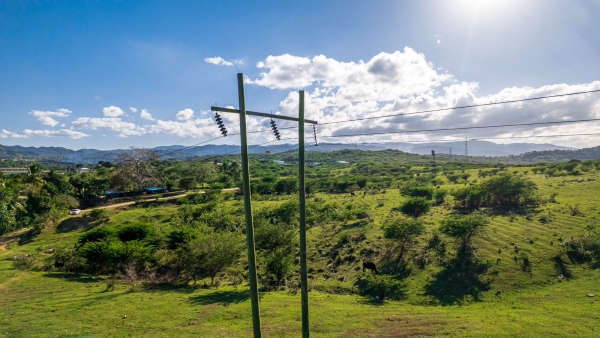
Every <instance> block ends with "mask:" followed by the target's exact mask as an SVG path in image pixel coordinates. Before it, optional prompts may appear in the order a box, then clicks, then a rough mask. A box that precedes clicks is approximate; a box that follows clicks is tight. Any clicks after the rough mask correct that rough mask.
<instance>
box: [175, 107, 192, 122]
mask: <svg viewBox="0 0 600 338" xmlns="http://www.w3.org/2000/svg"><path fill="white" fill-rule="evenodd" d="M193 115H194V111H193V110H191V109H190V108H186V109H184V110H180V111H179V112H178V113H177V115H176V117H177V119H178V120H189V119H191V118H192V116H193Z"/></svg>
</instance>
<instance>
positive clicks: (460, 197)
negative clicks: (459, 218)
mask: <svg viewBox="0 0 600 338" xmlns="http://www.w3.org/2000/svg"><path fill="white" fill-rule="evenodd" d="M451 194H452V197H454V203H455V206H456V207H459V208H468V209H474V208H479V207H480V206H481V205H482V204H483V195H484V193H483V191H482V190H481V188H480V187H479V186H478V185H475V186H467V187H464V188H458V189H456V190H453V191H452V193H451Z"/></svg>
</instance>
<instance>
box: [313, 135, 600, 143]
mask: <svg viewBox="0 0 600 338" xmlns="http://www.w3.org/2000/svg"><path fill="white" fill-rule="evenodd" d="M598 135H600V133H585V134H555V135H532V136H503V137H476V138H471V139H469V141H476V140H512V139H530V138H558V137H574V136H598ZM328 137H332V136H321V138H328ZM464 140H465V139H464V138H456V139H439V140H398V141H394V142H400V143H430V142H464Z"/></svg>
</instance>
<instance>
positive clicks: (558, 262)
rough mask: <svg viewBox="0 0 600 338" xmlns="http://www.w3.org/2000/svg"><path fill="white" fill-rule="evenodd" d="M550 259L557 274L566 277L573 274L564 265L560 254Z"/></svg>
mask: <svg viewBox="0 0 600 338" xmlns="http://www.w3.org/2000/svg"><path fill="white" fill-rule="evenodd" d="M552 260H553V261H554V266H555V267H556V270H557V271H558V274H559V275H563V276H564V277H566V278H571V277H573V274H572V273H571V271H570V270H569V268H568V267H567V266H566V265H565V261H564V260H563V258H562V256H557V257H554V258H552Z"/></svg>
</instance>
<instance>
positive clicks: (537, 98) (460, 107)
mask: <svg viewBox="0 0 600 338" xmlns="http://www.w3.org/2000/svg"><path fill="white" fill-rule="evenodd" d="M597 92H600V89H595V90H588V91H582V92H573V93H566V94H557V95H547V96H538V97H531V98H527V99H518V100H507V101H498V102H490V103H480V104H472V105H466V106H457V107H449V108H439V109H429V110H421V111H416V112H409V113H398V114H390V115H382V116H369V117H361V118H357V119H350V120H342V121H331V122H323V123H320V124H319V125H328V124H337V123H347V122H356V121H364V120H373V119H382V118H388V117H396V116H406V115H417V114H427V113H435V112H440V111H447V110H456V109H466V108H476V107H486V106H494V105H500V104H508V103H517V102H526V101H534V100H543V99H551V98H557V97H564V96H573V95H582V94H591V93H597Z"/></svg>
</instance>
